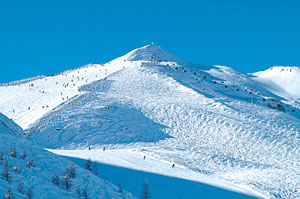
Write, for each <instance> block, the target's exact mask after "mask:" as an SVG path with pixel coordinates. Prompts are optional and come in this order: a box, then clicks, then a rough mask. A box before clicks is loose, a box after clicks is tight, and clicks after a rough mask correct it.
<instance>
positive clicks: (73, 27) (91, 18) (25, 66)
mask: <svg viewBox="0 0 300 199" xmlns="http://www.w3.org/2000/svg"><path fill="white" fill-rule="evenodd" d="M152 41H153V42H155V44H157V45H159V46H161V47H163V48H164V49H165V50H167V51H169V52H171V53H172V54H174V55H176V56H177V57H179V58H182V59H184V60H186V61H191V62H196V63H202V64H220V65H227V66H230V67H233V68H234V69H237V70H240V71H242V72H254V71H259V70H264V69H266V68H268V67H270V66H273V65H298V66H300V49H299V48H300V2H299V1H298V0H251V1H250V0H249V1H242V0H226V1H224V0H198V1H190V0H185V1H176V0H172V1H163V0H160V1H158V0H152V1H143V0H137V1H130V0H124V1H114V0H103V1H102V0H80V1H79V0H51V1H50V0H43V1H41V0H36V1H32V0H26V1H25V0H19V1H18V0H11V1H10V0H6V1H5V0H0V68H1V72H0V82H9V81H13V80H17V79H22V78H27V77H31V76H36V75H40V74H43V75H49V74H54V73H58V72H62V71H64V70H66V69H70V68H74V67H78V66H82V65H85V64H88V63H99V62H102V63H104V62H107V61H110V60H112V59H114V58H117V57H119V56H121V55H123V54H125V53H127V52H128V51H130V50H132V49H135V48H137V47H141V46H144V45H146V44H149V43H151V42H152Z"/></svg>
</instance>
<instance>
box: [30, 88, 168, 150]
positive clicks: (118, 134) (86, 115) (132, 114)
mask: <svg viewBox="0 0 300 199" xmlns="http://www.w3.org/2000/svg"><path fill="white" fill-rule="evenodd" d="M101 95H102V94H94V95H91V96H90V97H88V98H86V99H84V100H83V101H82V102H81V103H80V104H78V105H76V106H74V107H72V108H70V109H68V110H66V111H64V112H62V113H59V114H57V115H56V116H54V117H53V118H51V119H50V121H49V122H48V124H47V125H45V126H43V127H41V128H40V129H38V130H37V131H36V132H35V133H34V134H33V135H32V137H31V139H34V140H35V141H36V142H38V143H39V144H41V145H42V146H43V147H47V148H69V149H75V148H86V147H88V146H93V147H96V146H97V145H99V146H101V145H104V144H105V145H107V144H129V143H135V142H157V141H159V140H163V139H166V138H170V136H169V135H167V134H166V133H165V132H164V129H165V128H167V127H166V126H164V125H161V124H158V123H156V122H154V121H152V120H151V119H149V118H148V117H146V116H145V115H143V113H142V112H141V111H140V110H137V109H136V108H134V107H131V106H130V105H123V104H120V103H117V102H113V101H112V100H111V99H109V98H105V97H103V98H102V97H101Z"/></svg>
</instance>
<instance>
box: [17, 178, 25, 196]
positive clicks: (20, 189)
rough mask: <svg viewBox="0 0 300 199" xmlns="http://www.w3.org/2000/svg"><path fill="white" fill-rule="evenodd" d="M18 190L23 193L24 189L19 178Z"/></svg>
mask: <svg viewBox="0 0 300 199" xmlns="http://www.w3.org/2000/svg"><path fill="white" fill-rule="evenodd" d="M18 192H19V193H21V194H23V193H24V191H23V182H22V181H21V180H20V181H19V183H18Z"/></svg>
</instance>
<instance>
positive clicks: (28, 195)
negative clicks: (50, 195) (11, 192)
mask: <svg viewBox="0 0 300 199" xmlns="http://www.w3.org/2000/svg"><path fill="white" fill-rule="evenodd" d="M26 197H27V199H31V198H32V189H31V187H29V188H28V191H27V194H26Z"/></svg>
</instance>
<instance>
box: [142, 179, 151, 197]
mask: <svg viewBox="0 0 300 199" xmlns="http://www.w3.org/2000/svg"><path fill="white" fill-rule="evenodd" d="M149 198H150V197H149V187H148V182H147V180H145V182H144V187H143V193H142V199H149Z"/></svg>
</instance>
